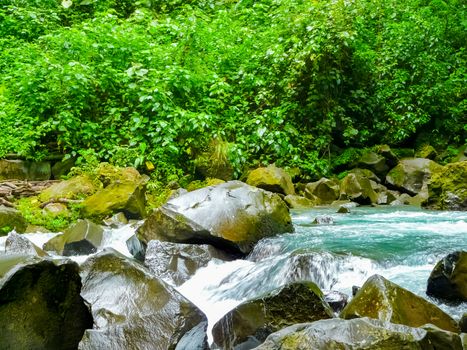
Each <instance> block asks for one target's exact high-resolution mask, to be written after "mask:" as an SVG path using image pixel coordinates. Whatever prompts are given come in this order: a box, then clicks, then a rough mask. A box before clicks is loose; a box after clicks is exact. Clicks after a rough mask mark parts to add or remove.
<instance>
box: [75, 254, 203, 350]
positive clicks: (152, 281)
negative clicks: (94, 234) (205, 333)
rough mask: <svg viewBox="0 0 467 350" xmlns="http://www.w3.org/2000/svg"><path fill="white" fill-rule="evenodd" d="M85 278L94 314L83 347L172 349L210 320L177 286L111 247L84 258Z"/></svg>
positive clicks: (85, 349) (84, 291)
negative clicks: (194, 329) (200, 324)
mask: <svg viewBox="0 0 467 350" xmlns="http://www.w3.org/2000/svg"><path fill="white" fill-rule="evenodd" d="M81 277H82V281H83V288H82V292H81V294H82V296H83V298H84V299H86V300H87V301H88V302H89V303H90V305H91V311H92V315H93V317H94V328H93V329H92V330H87V331H86V332H85V334H84V336H83V339H82V341H81V343H80V345H79V349H81V350H91V349H92V350H95V349H113V350H127V349H154V350H167V349H174V348H175V346H176V344H177V343H178V341H179V340H180V339H181V338H182V337H183V336H184V335H185V333H187V332H189V331H190V330H192V329H193V328H194V327H195V326H197V325H198V324H199V323H201V322H205V321H206V316H204V315H203V314H202V312H201V311H200V310H199V309H198V308H197V307H196V306H195V305H193V304H192V303H191V302H190V301H188V300H187V299H185V298H184V297H183V296H182V295H181V294H180V293H178V292H177V291H176V290H175V289H174V288H172V287H171V286H169V285H167V284H166V283H165V282H163V281H161V280H159V279H157V278H155V277H154V276H153V275H152V274H151V272H150V271H149V270H148V269H147V268H145V267H144V266H142V265H141V264H139V263H138V262H136V261H135V260H133V259H129V258H127V257H124V256H123V255H121V254H119V253H117V252H116V251H114V250H112V249H108V250H105V251H103V252H101V253H98V254H96V255H94V256H92V257H90V258H89V259H88V260H86V262H85V263H84V264H83V265H82V273H81Z"/></svg>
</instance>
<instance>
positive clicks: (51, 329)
mask: <svg viewBox="0 0 467 350" xmlns="http://www.w3.org/2000/svg"><path fill="white" fill-rule="evenodd" d="M80 290H81V279H80V276H79V267H78V265H77V264H76V263H74V262H72V261H69V260H65V261H51V260H43V259H40V258H37V257H32V256H21V255H4V256H0V334H1V336H0V349H51V350H54V349H57V350H58V349H60V350H61V349H65V350H66V349H70V350H71V349H76V348H77V346H78V343H79V341H80V339H81V337H82V336H83V333H84V330H85V329H87V328H91V327H92V316H91V313H90V312H89V309H88V307H87V305H86V304H85V302H84V300H83V298H82V297H81V295H80Z"/></svg>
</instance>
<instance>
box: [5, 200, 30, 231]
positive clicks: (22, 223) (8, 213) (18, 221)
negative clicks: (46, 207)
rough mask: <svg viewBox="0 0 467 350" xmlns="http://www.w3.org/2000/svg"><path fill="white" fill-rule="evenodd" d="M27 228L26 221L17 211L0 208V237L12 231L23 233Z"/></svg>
mask: <svg viewBox="0 0 467 350" xmlns="http://www.w3.org/2000/svg"><path fill="white" fill-rule="evenodd" d="M27 226H28V225H27V223H26V220H25V219H24V217H23V215H22V214H21V213H20V212H19V211H18V210H16V209H13V208H8V207H5V206H3V205H1V206H0V236H4V235H6V234H7V233H8V232H10V231H12V230H15V231H16V232H24V231H26V227H27Z"/></svg>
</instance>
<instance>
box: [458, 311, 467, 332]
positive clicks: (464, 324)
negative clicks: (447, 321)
mask: <svg viewBox="0 0 467 350" xmlns="http://www.w3.org/2000/svg"><path fill="white" fill-rule="evenodd" d="M459 327H460V329H461V332H462V333H467V312H465V313H464V314H463V315H462V317H461V319H460V320H459Z"/></svg>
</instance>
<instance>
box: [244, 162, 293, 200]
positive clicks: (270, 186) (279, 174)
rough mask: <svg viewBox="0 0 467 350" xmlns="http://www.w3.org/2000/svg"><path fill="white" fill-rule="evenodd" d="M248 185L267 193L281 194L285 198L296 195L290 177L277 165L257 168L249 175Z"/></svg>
mask: <svg viewBox="0 0 467 350" xmlns="http://www.w3.org/2000/svg"><path fill="white" fill-rule="evenodd" d="M246 183H247V184H248V185H250V186H255V187H259V188H262V189H263V190H266V191H271V192H275V193H281V194H283V195H285V196H287V195H289V194H290V195H293V194H295V189H294V186H293V183H292V178H291V177H290V175H289V174H288V173H287V172H286V171H285V170H284V169H282V168H278V167H276V166H275V165H269V166H267V167H261V168H257V169H255V170H253V171H251V172H250V173H249V174H248V178H247V180H246Z"/></svg>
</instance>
